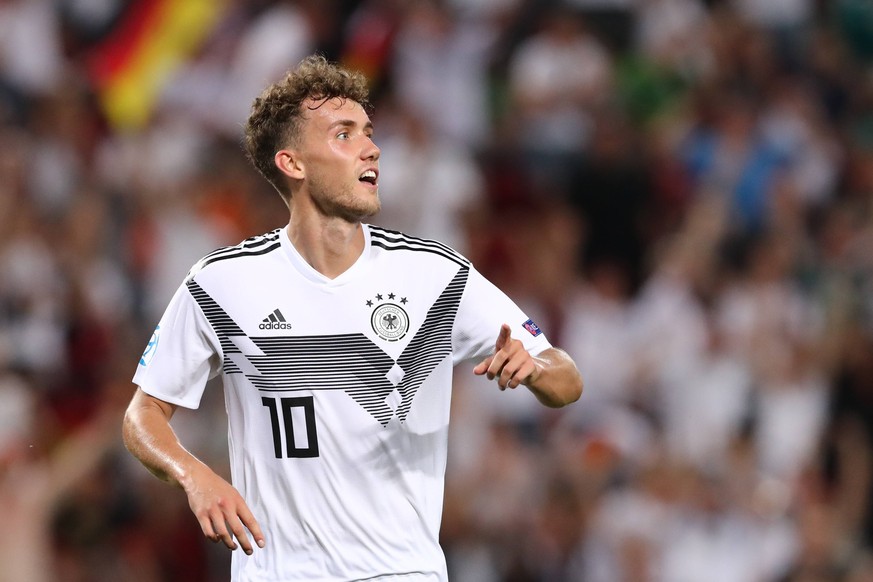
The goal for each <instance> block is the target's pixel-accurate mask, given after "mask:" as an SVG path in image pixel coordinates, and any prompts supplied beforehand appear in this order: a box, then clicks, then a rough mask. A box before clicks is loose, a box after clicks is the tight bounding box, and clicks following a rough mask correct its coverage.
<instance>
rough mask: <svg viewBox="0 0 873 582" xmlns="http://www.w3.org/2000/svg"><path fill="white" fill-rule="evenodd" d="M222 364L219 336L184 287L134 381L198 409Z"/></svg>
mask: <svg viewBox="0 0 873 582" xmlns="http://www.w3.org/2000/svg"><path fill="white" fill-rule="evenodd" d="M221 361H222V352H221V345H220V343H219V341H218V337H217V336H216V334H215V331H214V330H213V329H212V326H211V325H210V324H209V322H208V321H207V320H206V316H205V315H204V314H203V311H202V310H201V309H200V306H199V305H197V302H196V301H195V300H194V298H193V297H192V296H191V293H190V292H189V291H188V288H187V286H186V285H184V284H183V285H181V286H180V287H179V289H178V290H177V291H176V293H175V295H173V298H172V299H171V300H170V303H169V305H168V306H167V309H166V311H164V314H163V316H162V317H161V321H160V323H159V324H158V326H157V327H156V328H155V332H154V334H152V337H151V339H150V340H149V343H148V345H147V346H146V349H145V352H144V353H143V355H142V357H141V358H140V360H139V364H138V365H137V367H136V373H135V374H134V376H133V382H134V384H137V385H138V386H139V387H140V388H142V390H143V392H145V393H147V394H149V395H151V396H154V397H155V398H159V399H161V400H164V401H166V402H170V403H172V404H176V405H179V406H183V407H185V408H197V407H198V406H200V399H201V397H202V396H203V390H204V389H205V388H206V382H207V381H208V380H209V379H211V378H213V377H215V376H217V375H218V374H219V372H220V371H221Z"/></svg>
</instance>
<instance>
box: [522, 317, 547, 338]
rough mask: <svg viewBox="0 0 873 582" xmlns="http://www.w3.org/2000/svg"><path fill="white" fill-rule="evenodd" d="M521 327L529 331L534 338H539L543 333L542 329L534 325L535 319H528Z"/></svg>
mask: <svg viewBox="0 0 873 582" xmlns="http://www.w3.org/2000/svg"><path fill="white" fill-rule="evenodd" d="M521 325H522V327H524V329H526V330H528V331H529V332H530V334H531V335H532V336H534V337H537V336H538V335H540V334H541V333H543V330H541V329H540V327H539V326H538V325H537V324H535V323H534V321H533V319H528V320H527V321H525V322H524V323H522V324H521Z"/></svg>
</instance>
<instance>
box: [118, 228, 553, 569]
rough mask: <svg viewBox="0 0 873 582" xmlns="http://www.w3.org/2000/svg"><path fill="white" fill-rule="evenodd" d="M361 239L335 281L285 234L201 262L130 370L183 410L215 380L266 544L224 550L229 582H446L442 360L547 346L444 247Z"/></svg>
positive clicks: (381, 234) (405, 239)
mask: <svg viewBox="0 0 873 582" xmlns="http://www.w3.org/2000/svg"><path fill="white" fill-rule="evenodd" d="M363 230H364V237H365V247H364V252H363V253H362V255H361V257H360V258H359V259H358V260H357V262H356V263H355V264H354V265H353V266H352V267H351V268H349V269H348V270H347V271H346V272H345V273H343V274H342V275H340V276H339V277H337V278H335V279H328V278H327V277H325V276H323V275H321V274H320V273H319V272H317V271H315V270H314V269H313V268H312V267H310V266H309V265H308V264H307V263H306V261H304V260H303V258H302V257H301V256H300V255H299V254H298V253H297V251H296V249H295V248H294V247H293V245H292V244H291V242H290V240H289V239H288V235H287V233H286V231H285V229H278V230H275V231H273V232H271V233H268V234H265V235H263V236H258V237H254V238H251V239H248V240H246V241H244V242H243V243H241V244H239V245H237V246H234V247H229V248H225V249H220V250H218V251H215V252H213V253H211V254H210V255H207V256H206V257H204V258H203V259H202V260H201V261H200V262H199V263H197V265H195V267H194V268H193V269H192V270H191V272H190V273H189V274H188V277H187V278H186V280H185V281H184V283H183V284H182V285H181V286H180V288H179V290H178V291H177V292H176V294H175V296H174V297H173V299H172V301H171V302H170V304H169V306H168V308H167V310H166V312H165V313H164V315H163V317H162V319H161V321H160V324H159V325H158V327H157V329H156V331H155V334H154V336H153V337H152V339H151V341H150V342H149V345H148V347H147V349H146V353H145V354H143V357H142V359H141V360H140V363H139V366H138V367H137V371H136V374H135V376H134V382H135V383H136V384H138V385H139V386H140V387H141V388H142V389H143V390H144V391H145V392H146V393H148V394H150V395H152V396H154V397H156V398H160V399H161V400H165V401H167V402H171V403H173V404H177V405H180V406H184V407H188V408H196V407H197V406H198V405H199V403H200V398H201V396H202V394H203V390H204V387H205V385H206V382H207V380H208V379H210V378H212V377H214V376H216V375H218V374H221V375H222V380H223V383H224V397H225V403H226V407H227V415H228V424H229V449H230V461H231V472H232V481H233V484H234V485H235V486H236V488H237V489H238V490H239V491H240V493H241V494H242V496H243V497H244V498H245V500H246V503H247V504H248V505H249V508H250V509H251V510H252V513H253V514H254V515H255V518H256V519H257V520H258V522H259V524H260V525H261V528H262V529H263V531H264V535H265V537H266V544H267V545H266V547H265V548H264V549H258V548H255V551H254V554H253V555H252V556H246V555H245V554H244V553H243V552H240V551H237V552H234V553H233V559H232V579H233V580H236V581H255V580H257V581H268V580H271V581H279V580H281V581H291V580H306V581H308V582H314V581H328V580H330V581H339V580H361V579H366V580H378V579H390V580H410V581H412V580H415V581H418V580H422V581H424V580H428V581H436V580H446V564H445V558H444V556H443V553H442V550H441V548H440V546H439V543H438V534H439V528H440V519H441V515H442V503H443V481H444V475H445V467H446V447H447V433H448V424H449V402H450V396H451V386H452V368H453V366H454V365H455V364H456V363H458V362H460V361H462V360H465V359H468V358H484V357H485V356H487V355H489V354H491V353H493V350H494V342H495V340H496V338H497V335H498V333H499V331H500V326H501V324H503V323H508V324H510V326H511V327H512V330H513V336H514V337H517V338H519V339H521V340H522V341H523V342H524V345H525V347H526V348H527V349H528V350H529V351H530V352H531V353H532V354H534V355H536V354H539V353H540V352H542V351H543V350H544V349H546V348H548V347H549V343H548V341H547V340H546V338H545V336H544V335H543V334H542V333H541V332H540V330H539V328H537V326H536V324H534V323H533V322H532V321H531V320H529V319H528V318H527V316H525V315H524V314H523V313H522V311H521V310H520V309H519V308H518V307H517V306H516V305H515V304H514V303H513V302H512V301H511V300H510V299H509V298H508V297H507V296H506V295H505V294H504V293H503V292H501V291H500V290H499V289H497V288H496V287H495V286H494V285H492V284H491V283H489V282H488V281H487V280H486V279H485V278H484V277H483V276H482V275H481V274H479V273H478V272H477V271H476V270H475V269H474V268H473V267H472V266H471V264H470V262H469V261H468V260H467V259H465V258H464V257H462V256H461V255H459V254H458V253H456V252H455V251H453V250H452V249H450V248H449V247H447V246H445V245H443V244H441V243H437V242H434V241H429V240H423V239H418V238H413V237H409V236H406V235H403V234H401V233H397V232H394V231H389V230H385V229H381V228H377V227H375V226H368V225H364V227H363Z"/></svg>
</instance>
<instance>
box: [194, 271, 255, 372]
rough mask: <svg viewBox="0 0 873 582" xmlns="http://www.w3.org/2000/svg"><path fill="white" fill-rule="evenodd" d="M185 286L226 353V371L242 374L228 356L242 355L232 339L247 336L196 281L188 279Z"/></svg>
mask: <svg viewBox="0 0 873 582" xmlns="http://www.w3.org/2000/svg"><path fill="white" fill-rule="evenodd" d="M185 285H186V286H187V287H188V291H189V292H190V293H191V296H192V297H194V300H195V301H197V304H198V305H199V306H200V309H201V310H202V311H203V314H204V315H205V316H206V319H207V320H208V321H209V324H210V325H211V326H212V328H213V329H214V330H215V333H216V334H217V335H218V341H219V342H220V343H221V349H222V351H223V352H224V362H223V363H224V369H225V370H226V371H227V373H228V374H240V373H242V370H240V369H239V367H238V366H237V365H236V364H235V363H234V362H233V360H231V359H230V358H229V357H228V356H229V354H241V353H242V350H240V349H239V348H238V347H236V345H235V344H234V343H233V341H232V340H231V339H230V338H231V337H233V336H245V335H246V334H245V332H244V331H243V330H242V329H241V328H240V327H239V326H238V325H237V324H236V322H235V321H234V320H233V319H231V317H230V316H229V315H228V314H227V312H226V311H224V309H222V308H221V307H220V306H219V305H218V303H216V302H215V300H214V299H213V298H212V297H210V296H209V294H208V293H206V291H204V289H203V287H201V286H200V285H199V284H198V283H197V282H196V281H194V279H188V281H187V282H186V283H185Z"/></svg>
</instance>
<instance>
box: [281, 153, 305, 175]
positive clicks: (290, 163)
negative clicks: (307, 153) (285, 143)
mask: <svg viewBox="0 0 873 582" xmlns="http://www.w3.org/2000/svg"><path fill="white" fill-rule="evenodd" d="M273 162H274V163H275V164H276V167H277V168H279V171H281V172H282V173H283V174H285V175H286V176H288V177H289V178H291V179H292V180H302V179H303V178H304V176H305V174H306V172H305V171H304V168H303V163H302V161H301V160H300V156H299V154H298V153H297V152H296V151H295V150H279V151H278V152H276V155H275V156H274V157H273Z"/></svg>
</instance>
